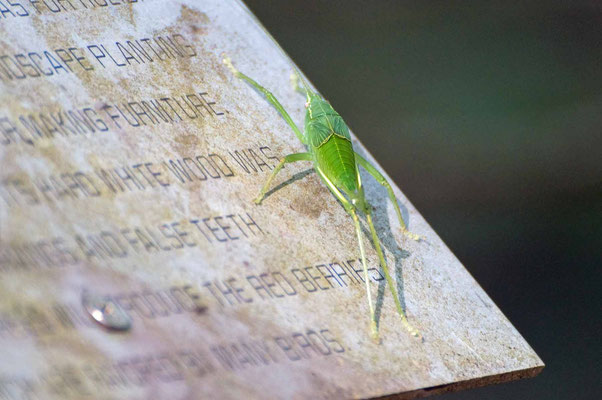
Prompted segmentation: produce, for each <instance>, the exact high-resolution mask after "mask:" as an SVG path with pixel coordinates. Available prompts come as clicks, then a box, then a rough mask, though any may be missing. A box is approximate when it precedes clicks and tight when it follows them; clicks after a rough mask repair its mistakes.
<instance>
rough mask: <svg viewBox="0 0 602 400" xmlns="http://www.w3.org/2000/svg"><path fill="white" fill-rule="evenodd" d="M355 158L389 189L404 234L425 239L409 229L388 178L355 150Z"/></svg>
mask: <svg viewBox="0 0 602 400" xmlns="http://www.w3.org/2000/svg"><path fill="white" fill-rule="evenodd" d="M355 159H356V160H357V162H358V163H359V164H360V165H361V166H362V167H364V168H365V169H366V171H368V173H369V174H370V175H372V176H373V177H374V179H376V181H377V182H378V183H380V184H381V185H382V186H384V187H385V189H387V192H388V195H389V199H390V200H391V202H392V203H393V207H394V208H395V212H396V213H397V218H398V219H399V224H400V225H401V231H402V232H403V234H404V235H405V236H407V237H408V238H410V239H412V240H416V241H419V240H425V237H424V236H421V235H417V234H415V233H412V232H410V231H409V230H408V229H407V225H406V223H405V221H404V219H403V216H402V215H401V209H400V208H399V204H398V203H397V198H396V197H395V193H394V192H393V188H392V187H391V185H390V184H389V182H388V181H387V179H386V178H385V177H384V176H383V175H382V174H381V173H380V172H379V171H378V170H377V169H376V168H375V167H374V166H373V165H372V164H370V163H369V162H368V160H366V159H365V158H364V157H362V156H361V155H359V154H358V153H357V152H355Z"/></svg>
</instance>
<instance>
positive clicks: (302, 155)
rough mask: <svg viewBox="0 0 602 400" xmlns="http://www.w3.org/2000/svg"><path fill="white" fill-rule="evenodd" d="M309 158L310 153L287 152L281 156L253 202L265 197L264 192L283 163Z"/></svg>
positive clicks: (310, 158)
mask: <svg viewBox="0 0 602 400" xmlns="http://www.w3.org/2000/svg"><path fill="white" fill-rule="evenodd" d="M311 160H312V156H311V154H310V153H294V154H289V155H287V156H285V157H282V158H281V159H280V162H279V163H278V165H277V166H276V168H274V170H273V171H272V173H271V174H270V177H269V178H268V180H267V181H266V182H265V184H264V185H263V187H262V188H261V191H260V192H259V195H257V197H256V198H255V199H254V200H253V201H254V202H255V204H260V203H261V201H262V200H263V198H264V197H265V194H266V193H267V191H268V189H269V188H270V184H271V183H272V180H274V178H275V177H276V175H277V174H278V172H280V170H281V169H282V167H283V166H284V164H288V163H292V162H295V161H311Z"/></svg>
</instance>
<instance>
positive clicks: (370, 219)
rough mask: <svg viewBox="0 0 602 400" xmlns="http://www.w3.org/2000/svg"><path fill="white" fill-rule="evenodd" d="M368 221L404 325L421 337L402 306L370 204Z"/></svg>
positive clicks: (367, 214)
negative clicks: (375, 226)
mask: <svg viewBox="0 0 602 400" xmlns="http://www.w3.org/2000/svg"><path fill="white" fill-rule="evenodd" d="M366 221H367V222H368V227H369V228H370V235H371V236H372V243H373V244H374V248H375V249H376V254H378V259H379V261H380V266H381V268H382V270H383V272H384V274H385V279H386V280H387V286H389V290H390V291H391V294H392V295H393V300H394V301H395V307H396V308H397V312H398V313H399V316H400V317H401V322H402V324H403V325H404V327H405V328H406V329H407V330H408V332H410V334H412V336H415V337H421V336H420V332H418V331H417V330H416V329H415V328H414V327H413V326H412V325H410V323H409V322H408V319H407V316H406V314H405V312H404V311H403V307H402V306H401V301H400V300H399V295H398V293H397V287H396V286H395V282H393V278H391V274H390V273H389V267H388V266H387V261H386V260H385V256H384V254H383V251H382V248H381V246H380V242H379V240H378V235H377V234H376V229H374V224H373V223H372V215H371V214H370V209H369V206H368V207H366Z"/></svg>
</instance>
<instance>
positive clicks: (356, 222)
mask: <svg viewBox="0 0 602 400" xmlns="http://www.w3.org/2000/svg"><path fill="white" fill-rule="evenodd" d="M316 171H317V172H318V176H319V177H320V178H321V179H322V181H323V182H324V183H325V184H326V186H327V187H328V189H330V191H331V192H332V194H333V195H334V196H335V197H336V198H337V199H338V200H339V201H340V202H341V204H342V205H343V208H345V211H347V213H349V215H351V217H352V218H353V223H354V226H355V234H356V235H357V241H358V244H359V248H360V256H361V259H362V268H363V271H364V282H365V284H366V295H367V296H368V308H369V309H370V331H371V334H372V338H373V339H374V340H376V341H378V325H377V323H376V313H375V312H374V305H373V303H372V293H371V292H370V278H369V277H368V264H367V263H366V252H365V250H364V241H363V239H362V229H361V226H360V220H359V218H358V216H357V212H356V210H355V208H354V206H353V204H351V203H350V202H349V201H348V200H347V199H346V198H345V196H343V194H342V193H341V192H340V191H339V189H338V188H337V187H336V186H335V185H334V184H333V183H332V181H331V180H330V179H328V177H327V176H326V175H325V174H324V172H322V171H321V170H320V169H319V168H316Z"/></svg>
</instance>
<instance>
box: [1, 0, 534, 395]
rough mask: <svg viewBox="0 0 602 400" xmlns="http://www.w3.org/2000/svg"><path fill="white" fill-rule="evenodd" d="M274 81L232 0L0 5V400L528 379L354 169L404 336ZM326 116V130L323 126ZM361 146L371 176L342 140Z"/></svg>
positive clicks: (277, 57)
mask: <svg viewBox="0 0 602 400" xmlns="http://www.w3.org/2000/svg"><path fill="white" fill-rule="evenodd" d="M224 55H227V56H229V57H230V58H231V59H232V60H233V62H234V63H235V64H236V66H237V67H238V68H239V69H240V70H241V71H244V72H245V73H247V74H248V75H250V76H252V77H254V78H256V79H257V80H259V81H260V82H261V83H262V84H263V85H264V86H266V87H267V88H270V89H271V90H273V92H274V94H275V95H276V97H277V98H278V99H279V100H280V101H281V102H282V104H283V105H284V107H285V108H286V109H287V110H289V112H290V113H291V115H292V117H293V119H294V120H295V121H296V122H297V123H299V124H301V122H302V119H303V115H304V111H305V109H304V102H305V101H304V99H303V97H302V96H300V95H299V94H298V93H296V92H294V90H293V89H292V88H291V85H290V82H289V75H290V73H291V72H292V71H293V68H294V64H293V63H292V61H291V60H290V59H288V58H287V56H286V55H285V54H284V52H283V51H282V50H281V49H280V48H279V47H278V45H277V44H276V43H275V42H274V41H273V39H272V38H271V37H270V36H269V34H267V33H266V31H265V30H264V29H263V28H262V27H261V25H260V24H259V23H258V22H257V21H256V20H255V19H254V17H253V16H252V15H251V14H250V13H249V11H248V10H247V9H246V7H245V6H244V5H243V4H242V3H240V2H238V1H235V0H228V1H225V0H219V1H218V0H214V1H210V0H206V1H193V0H174V1H161V0H137V1H136V0H27V1H26V0H0V204H1V206H0V399H50V398H56V399H82V398H99V399H122V398H123V399H125V398H128V399H129V398H132V399H151V398H157V399H158V398H164V399H193V398H194V399H196V398H232V399H233V398H246V399H265V398H331V399H339V398H366V397H378V396H385V395H393V394H398V395H400V396H401V397H402V398H412V397H420V396H426V395H428V394H433V393H438V392H442V391H446V390H457V389H462V388H468V387H472V386H478V385H484V384H488V383H493V382H502V381H507V380H511V379H516V378H521V377H528V376H533V375H535V374H537V373H538V372H539V371H540V370H541V368H542V367H543V364H542V362H541V360H540V359H539V358H538V357H537V355H536V354H535V353H534V352H533V350H532V349H531V348H530V347H529V345H528V344H527V343H526V342H525V340H524V339H523V338H522V337H521V336H520V334H519V333H518V332H517V331H516V330H515V329H514V328H513V326H512V325H511V324H510V322H509V321H508V320H507V319H506V318H505V317H504V315H503V314H502V313H501V312H500V311H499V310H498V308H497V307H496V306H495V304H493V302H492V301H491V300H490V299H489V297H488V296H487V295H486V294H485V293H484V292H483V290H482V289H481V288H480V287H479V285H478V284H477V283H476V282H475V281H474V279H473V278H472V277H471V276H470V275H469V273H468V272H467V271H466V270H465V269H464V267H463V266H462V265H461V264H460V262H459V261H458V260H457V259H456V258H455V257H454V255H453V254H452V253H451V252H450V250H449V249H448V248H447V247H446V246H445V244H444V243H443V242H442V241H441V240H440V239H439V237H438V236H437V234H436V233H435V232H434V231H433V230H432V229H431V228H430V227H429V226H428V224H427V223H426V222H425V221H424V219H423V218H422V217H421V215H420V214H419V213H418V212H417V211H416V210H415V209H414V208H413V206H412V205H411V203H410V202H409V201H408V199H407V198H405V197H404V195H403V193H401V191H399V190H398V189H397V188H394V190H395V193H396V195H397V198H398V201H399V203H400V204H401V205H402V210H403V213H404V217H405V218H406V219H407V221H408V222H409V228H410V229H411V230H412V231H413V232H416V233H418V234H420V235H424V236H426V241H424V242H414V241H411V240H408V239H407V238H405V237H404V236H403V235H402V234H401V231H400V226H399V224H398V222H397V219H396V215H395V211H394V209H393V208H392V206H391V204H390V203H388V202H387V201H385V199H386V198H387V196H386V191H385V189H384V188H383V187H381V186H380V185H379V184H378V183H377V182H375V181H374V180H373V179H372V178H371V177H370V176H368V175H363V180H364V182H365V184H366V193H367V198H368V200H369V201H370V202H371V203H372V205H373V206H374V207H375V212H374V219H375V223H376V226H377V230H378V233H379V235H380V239H381V242H382V244H383V246H384V251H385V253H386V258H387V260H388V263H389V265H390V267H391V269H392V271H394V279H395V280H396V282H397V285H398V288H399V290H400V296H401V300H402V303H403V305H404V307H405V309H406V310H407V314H408V318H409V321H410V322H411V323H412V324H413V325H414V326H415V327H416V328H417V329H419V330H420V331H421V333H422V335H423V336H424V340H423V341H420V340H417V339H416V338H414V337H412V336H411V335H409V334H408V332H407V330H406V329H405V328H404V327H403V325H402V323H401V321H400V318H399V316H398V315H397V314H396V311H395V307H394V303H393V299H392V297H391V294H390V292H389V291H387V290H385V289H386V287H385V282H384V279H383V275H382V273H381V272H380V268H379V266H378V257H377V255H376V253H375V250H374V248H373V247H371V246H369V245H368V244H369V242H368V241H366V242H365V243H367V246H366V248H367V252H368V255H367V257H368V262H369V266H370V270H369V285H370V287H371V290H372V293H373V295H374V296H375V298H376V308H377V315H378V320H379V326H380V334H381V342H380V343H376V342H375V341H373V340H372V339H371V337H370V331H369V315H368V304H367V299H366V293H365V284H364V281H363V275H362V272H361V262H360V260H359V249H358V244H357V240H356V237H355V232H354V228H353V223H352V220H351V219H350V217H349V216H348V215H347V214H346V212H345V211H344V209H343V208H342V207H341V205H340V204H339V203H338V202H337V200H336V199H335V198H334V197H333V196H332V195H331V194H330V192H329V191H328V189H327V188H326V187H325V186H324V185H323V184H322V182H321V181H320V180H319V178H318V177H316V175H315V174H314V173H312V170H311V165H310V164H307V163H295V164H290V165H288V166H286V167H285V168H284V169H283V171H282V172H281V173H280V175H279V176H278V177H277V178H276V180H275V182H274V190H272V191H270V192H269V193H268V196H267V197H266V199H265V200H264V201H263V203H262V204H261V205H255V204H254V203H253V202H252V199H253V198H254V197H255V196H256V195H257V193H258V191H259V189H260V187H261V186H262V185H263V184H264V182H265V181H266V179H267V177H268V176H269V174H270V173H271V171H272V170H273V169H274V168H275V166H276V164H277V162H278V160H279V159H280V158H281V157H282V156H284V155H286V154H289V153H294V152H300V151H304V147H303V145H302V144H301V143H299V141H298V140H297V138H296V137H295V135H294V133H293V132H292V131H291V129H290V128H289V127H288V125H287V124H286V123H285V121H283V119H282V118H280V116H279V114H278V113H277V111H276V110H275V109H274V108H273V107H271V106H270V105H269V104H268V103H267V102H266V101H265V99H264V98H263V97H262V96H261V95H260V94H259V93H258V92H257V91H255V90H253V89H252V88H251V87H249V85H247V84H245V83H244V82H242V81H240V80H237V79H236V78H234V77H233V76H232V74H231V73H230V72H229V70H228V69H227V68H226V67H225V66H224V65H223V63H222V59H223V57H224ZM343 117H345V116H344V115H343ZM354 145H355V147H356V149H357V150H358V152H360V153H362V154H364V155H365V156H366V157H367V158H369V159H370V160H371V161H373V160H372V159H371V157H370V155H369V154H367V153H366V151H365V150H364V149H363V148H362V146H361V144H360V143H359V142H357V141H356V140H355V137H354Z"/></svg>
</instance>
